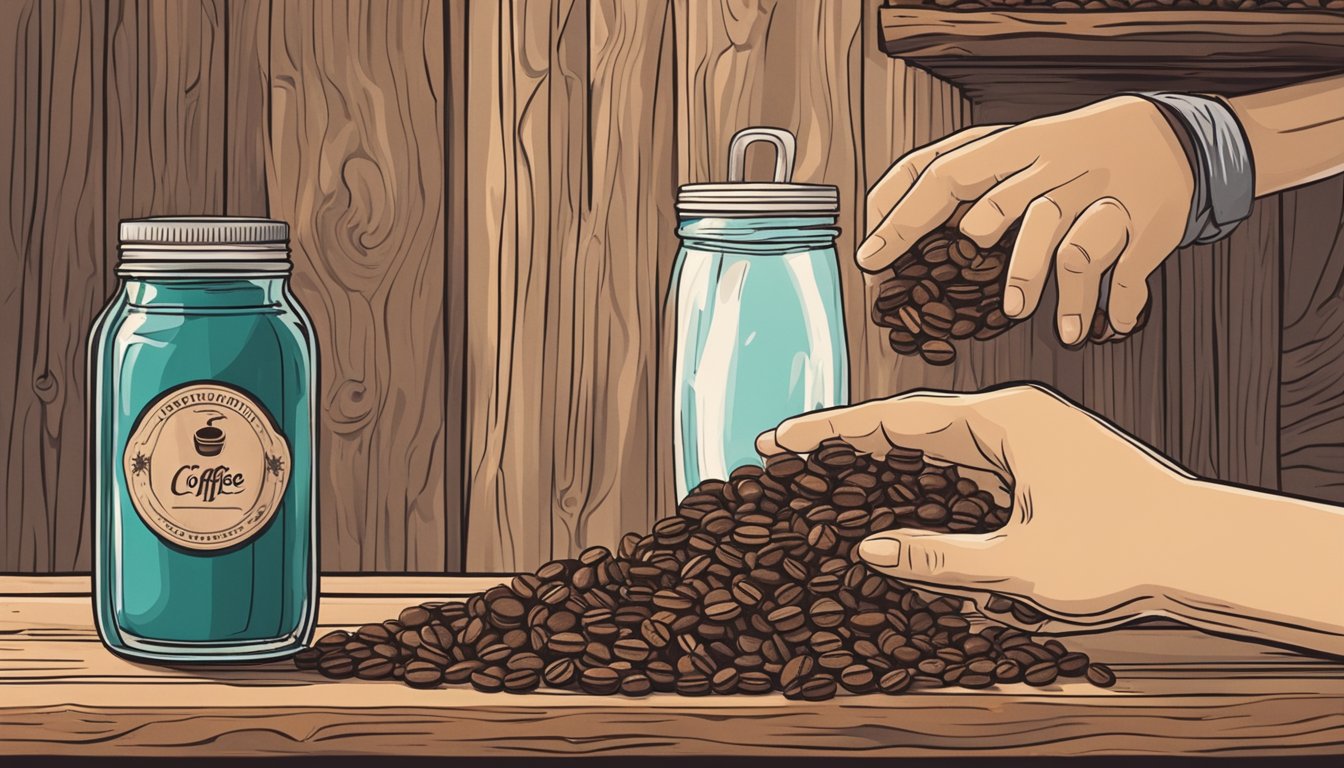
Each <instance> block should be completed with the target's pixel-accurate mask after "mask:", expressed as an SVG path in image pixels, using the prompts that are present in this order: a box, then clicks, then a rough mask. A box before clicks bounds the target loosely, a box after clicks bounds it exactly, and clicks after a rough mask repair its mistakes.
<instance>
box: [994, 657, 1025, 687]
mask: <svg viewBox="0 0 1344 768" xmlns="http://www.w3.org/2000/svg"><path fill="white" fill-rule="evenodd" d="M994 679H995V680H996V681H997V682H1000V683H1016V682H1017V681H1019V680H1021V679H1022V665H1020V664H1018V663H1017V662H1016V661H1013V660H1012V659H1003V660H1002V661H1000V662H998V663H997V664H995V665H994Z"/></svg>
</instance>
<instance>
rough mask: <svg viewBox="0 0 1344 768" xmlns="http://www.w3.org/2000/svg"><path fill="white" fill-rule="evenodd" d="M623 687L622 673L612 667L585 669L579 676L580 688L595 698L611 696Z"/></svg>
mask: <svg viewBox="0 0 1344 768" xmlns="http://www.w3.org/2000/svg"><path fill="white" fill-rule="evenodd" d="M620 685H621V676H620V673H619V672H617V671H616V670H614V669H612V668H611V667H592V668H590V669H585V670H584V671H583V674H582V675H580V676H579V687H580V688H582V689H583V692H584V693H591V694H593V695H595V696H609V695H611V694H613V693H615V692H616V690H617V689H618V688H620Z"/></svg>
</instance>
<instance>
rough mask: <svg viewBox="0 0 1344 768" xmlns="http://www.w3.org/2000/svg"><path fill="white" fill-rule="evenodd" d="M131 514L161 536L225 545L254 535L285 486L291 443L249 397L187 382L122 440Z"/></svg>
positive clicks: (199, 545) (200, 545)
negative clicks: (136, 514) (124, 442)
mask: <svg viewBox="0 0 1344 768" xmlns="http://www.w3.org/2000/svg"><path fill="white" fill-rule="evenodd" d="M124 463H125V471H126V479H127V488H128V490H129V491H130V495H131V502H132V503H133V504H134V506H135V511H136V512H138V513H139V514H140V517H141V519H143V520H144V521H145V524H146V525H148V526H149V527H150V528H152V529H154V531H156V532H157V533H158V534H159V535H160V536H162V537H164V538H165V539H168V540H169V541H171V542H173V543H174V544H177V545H179V546H182V547H189V548H191V549H223V548H225V547H230V546H233V545H235V544H238V543H239V542H242V541H246V540H247V539H248V538H250V537H251V536H252V535H254V534H256V533H257V532H259V531H260V530H261V529H262V528H263V527H265V525H266V523H267V522H269V521H270V519H271V517H272V516H273V515H274V514H275V510H276V508H277V507H279V506H280V498H281V497H282V496H283V495H284V493H285V487H286V486H287V485H289V472H290V466H289V445H288V444H287V443H286V442H285V439H284V437H283V436H281V434H280V432H279V430H278V429H277V428H276V426H275V424H274V422H272V421H271V417H270V415H269V414H268V413H267V412H266V410H265V409H264V408H263V407H262V406H261V404H260V403H258V402H257V401H256V400H254V399H253V398H252V397H251V396H249V395H247V394H246V393H244V392H241V391H239V390H237V389H234V388H233V387H230V386H227V385H224V384H215V383H197V384H187V385H184V386H181V387H178V388H177V389H173V390H169V391H168V392H165V393H163V394H162V395H160V396H159V398H158V399H157V400H155V401H154V402H152V403H150V404H149V406H148V407H147V408H145V410H144V412H143V413H141V414H140V419H139V420H138V421H137V422H136V425H135V429H134V430H132V432H131V439H130V440H129V441H128V442H127V443H126V455H125V460H124Z"/></svg>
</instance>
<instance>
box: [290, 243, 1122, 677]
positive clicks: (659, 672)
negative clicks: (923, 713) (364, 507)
mask: <svg viewBox="0 0 1344 768" xmlns="http://www.w3.org/2000/svg"><path fill="white" fill-rule="evenodd" d="M944 247H945V248H947V249H948V252H947V255H946V257H939V258H943V259H944V260H943V261H941V262H940V263H939V264H938V265H934V266H935V267H937V268H939V269H942V268H944V267H946V268H951V267H953V266H954V265H957V258H958V257H959V254H960V252H959V251H956V245H955V244H953V245H946V246H944ZM994 258H996V259H1000V260H1001V259H1002V257H1001V256H997V255H996V256H995V257H994ZM991 261H992V259H990V258H989V257H984V256H982V255H978V254H977V255H975V256H974V257H973V258H971V260H970V261H969V262H968V263H969V264H972V265H975V268H983V267H985V266H986V264H988V263H990V262H991ZM956 268H957V269H961V268H962V267H961V266H956ZM916 271H918V270H916ZM943 273H946V269H942V272H940V274H943ZM914 279H915V280H916V281H917V282H922V281H926V280H929V279H930V278H929V272H928V271H927V270H926V271H925V272H922V273H920V274H919V275H917V276H916V277H915V278H914ZM937 288H938V287H937V286H934V289H937ZM996 290H997V288H996V286H994V285H989V286H986V287H984V288H983V289H981V293H980V294H979V295H978V298H976V299H975V301H976V302H981V303H983V302H984V301H986V300H988V298H990V297H992V296H995V295H997V294H996V293H995V292H994V291H996ZM957 295H958V294H957V292H954V291H948V295H947V296H946V297H938V296H934V295H933V290H930V300H929V301H928V302H926V303H925V308H924V310H922V311H923V312H924V314H925V315H927V318H924V319H922V320H921V322H924V323H925V324H926V325H932V326H937V325H938V323H940V322H942V321H945V320H946V319H947V315H948V311H949V310H948V309H947V308H949V307H952V308H954V310H955V312H956V313H961V312H962V311H963V309H964V307H962V306H961V305H957V304H956V301H957V299H956V296H957ZM977 306H978V305H977ZM958 316H960V315H959V314H958ZM921 317H923V316H921ZM934 330H935V331H936V330H937V328H936V327H935V328H934ZM1008 517H1009V511H1008V510H1007V509H1005V508H1002V507H999V506H997V505H996V504H995V503H994V501H993V498H992V497H991V496H990V495H989V494H988V493H986V492H984V491H982V490H980V488H979V487H978V486H977V485H976V484H975V483H974V482H972V481H971V480H969V479H967V478H963V477H961V476H960V475H959V474H958V472H957V470H956V469H955V468H954V467H943V466H935V465H930V464H928V463H927V462H926V461H925V459H924V456H923V454H922V453H920V452H919V451H914V450H908V449H904V448H900V447H897V448H893V449H891V450H890V451H888V453H887V454H886V455H885V456H879V457H874V456H869V455H867V454H861V453H859V452H857V451H855V450H854V448H853V447H852V446H850V445H848V444H846V443H844V442H842V441H839V440H827V441H825V442H823V443H822V444H821V445H820V446H818V447H817V448H816V450H814V451H813V452H812V454H811V455H809V456H808V457H807V458H806V459H804V458H803V457H800V456H796V455H793V454H784V455H782V456H776V457H772V458H770V459H768V460H767V463H766V468H765V469H761V468H759V467H740V468H738V469H737V470H734V471H733V473H732V476H731V477H730V479H729V480H728V481H727V482H721V481H705V482H703V483H701V484H700V485H699V486H698V487H697V488H696V490H695V491H694V492H692V493H691V494H690V495H688V496H687V498H686V499H683V500H682V504H681V505H680V506H679V507H678V514H677V515H676V518H675V521H674V522H668V521H667V520H663V521H659V523H658V527H657V528H656V530H655V532H654V533H653V534H647V535H635V534H631V535H628V536H625V537H623V538H622V539H621V540H620V545H619V547H618V552H617V553H616V554H613V553H612V552H610V551H609V550H606V549H604V548H601V547H592V548H589V549H586V550H584V551H583V553H582V554H581V555H580V556H579V558H578V559H574V560H570V559H562V560H555V561H552V562H550V563H547V564H546V565H544V566H542V567H541V568H540V569H538V570H537V572H536V573H535V574H520V575H519V576H517V577H514V578H513V579H512V580H511V581H509V582H508V584H507V585H500V586H497V587H494V588H491V589H490V590H487V591H486V592H484V593H482V594H478V595H473V596H472V597H470V598H469V599H468V600H467V601H466V602H465V603H450V602H427V603H422V604H420V605H418V606H411V607H409V608H407V609H406V610H404V611H402V612H401V614H400V615H399V616H398V618H397V619H396V620H391V621H385V622H381V623H370V624H365V625H364V626H362V627H360V628H359V630H358V631H357V632H356V633H355V634H353V635H351V634H349V633H347V632H343V631H336V632H331V633H328V634H327V635H325V636H323V638H322V639H320V640H318V641H317V643H316V644H315V645H314V647H313V648H311V649H306V650H303V651H301V652H300V653H299V654H297V655H296V656H295V661H294V663H295V665H296V666H298V667H300V668H304V669H313V668H316V669H318V670H319V671H320V672H321V673H322V674H324V675H327V676H329V677H337V678H341V677H352V676H358V677H361V678H365V679H399V680H402V681H403V682H404V683H405V684H407V685H411V686H416V687H434V686H437V685H440V684H444V683H446V684H449V685H460V684H463V683H470V684H472V685H473V686H474V687H476V688H478V689H480V690H484V691H512V692H525V691H530V690H533V689H535V688H536V687H537V686H538V685H541V684H543V683H544V684H545V685H547V686H551V687H555V688H566V689H572V688H580V689H582V690H584V691H587V692H589V693H593V694H604V695H605V694H612V693H617V692H619V693H623V694H626V695H631V696H642V695H645V694H646V693H649V692H651V691H655V690H657V691H676V692H679V693H682V694H683V695H690V696H694V695H705V694H709V693H717V694H723V695H726V694H730V693H735V692H740V693H764V692H767V691H769V690H779V691H781V692H783V693H784V695H785V696H786V697H788V698H792V699H800V698H801V699H814V700H820V699H824V698H829V697H830V696H833V695H835V693H836V690H837V686H838V687H843V688H844V689H845V690H847V691H850V692H865V691H870V690H874V689H876V690H881V691H886V692H888V693H900V692H902V691H905V690H907V689H908V688H909V687H910V686H911V680H912V678H913V677H914V676H916V675H918V676H919V677H920V678H921V679H922V680H924V681H926V682H925V684H941V685H963V686H968V687H986V686H989V685H993V684H995V683H1009V682H1014V681H1018V680H1023V679H1026V680H1027V681H1028V682H1029V683H1031V684H1034V685H1049V684H1050V683H1052V682H1054V681H1055V680H1056V679H1057V678H1058V677H1060V676H1072V677H1080V676H1084V675H1086V676H1087V677H1088V679H1089V680H1092V681H1094V682H1096V681H1101V682H1100V683H1099V684H1113V683H1114V675H1113V674H1112V673H1110V671H1109V670H1108V669H1106V668H1105V667H1103V666H1100V665H1089V660H1088V659H1087V657H1086V656H1085V655H1083V654H1077V653H1070V652H1069V651H1068V650H1067V649H1066V648H1065V647H1064V646H1063V644H1061V643H1059V642H1058V641H1055V640H1045V641H1041V642H1039V643H1037V642H1036V641H1034V640H1033V639H1032V637H1031V636H1030V635H1029V634H1027V633H1025V632H1022V631H1020V630H1016V629H1006V628H1003V627H989V628H985V629H982V630H980V631H978V632H974V633H973V632H972V631H971V626H970V622H969V621H968V619H967V616H966V613H965V612H966V606H965V605H964V602H963V601H962V600H961V599H959V598H950V597H939V598H930V599H927V600H926V599H924V598H922V597H921V596H920V594H919V593H918V592H916V591H915V590H912V589H909V588H908V587H906V585H904V584H902V583H901V582H900V581H898V580H896V579H893V578H890V577H887V576H884V575H883V574H880V573H876V572H874V571H873V570H872V569H870V568H868V567H867V566H866V565H864V563H863V562H862V561H861V559H860V558H859V556H858V551H857V547H858V544H859V542H860V541H862V540H863V539H864V538H865V537H867V536H869V535H871V534H872V533H874V532H877V531H880V530H885V529H887V528H891V527H896V526H903V527H910V528H919V529H925V530H932V531H941V532H949V531H966V532H976V533H984V532H988V531H992V530H995V529H996V528H997V527H999V526H1001V525H1003V524H1005V523H1006V522H1007V520H1008ZM669 520H671V518H669ZM986 609H987V610H989V612H990V613H994V612H995V611H994V610H992V609H999V610H998V611H997V612H998V613H1000V614H1003V613H1010V614H1012V615H1013V617H1014V618H1015V619H1016V620H1019V621H1020V620H1021V616H1022V615H1023V613H1024V610H1026V609H1025V608H1024V607H1023V606H1022V605H1021V604H1019V603H1016V602H1014V601H1012V600H1010V599H1008V598H1005V597H996V598H994V599H992V600H991V601H990V602H989V603H988V604H987V605H986Z"/></svg>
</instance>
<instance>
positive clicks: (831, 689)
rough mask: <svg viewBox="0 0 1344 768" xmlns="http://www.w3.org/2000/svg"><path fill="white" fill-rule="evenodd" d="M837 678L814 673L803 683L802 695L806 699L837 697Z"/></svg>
mask: <svg viewBox="0 0 1344 768" xmlns="http://www.w3.org/2000/svg"><path fill="white" fill-rule="evenodd" d="M835 693H836V686H835V678H833V677H831V676H830V675H814V676H813V677H811V678H810V679H808V680H807V682H805V683H803V685H802V689H801V691H800V697H801V698H802V699H803V700H804V701H825V700H827V699H832V698H835Z"/></svg>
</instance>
